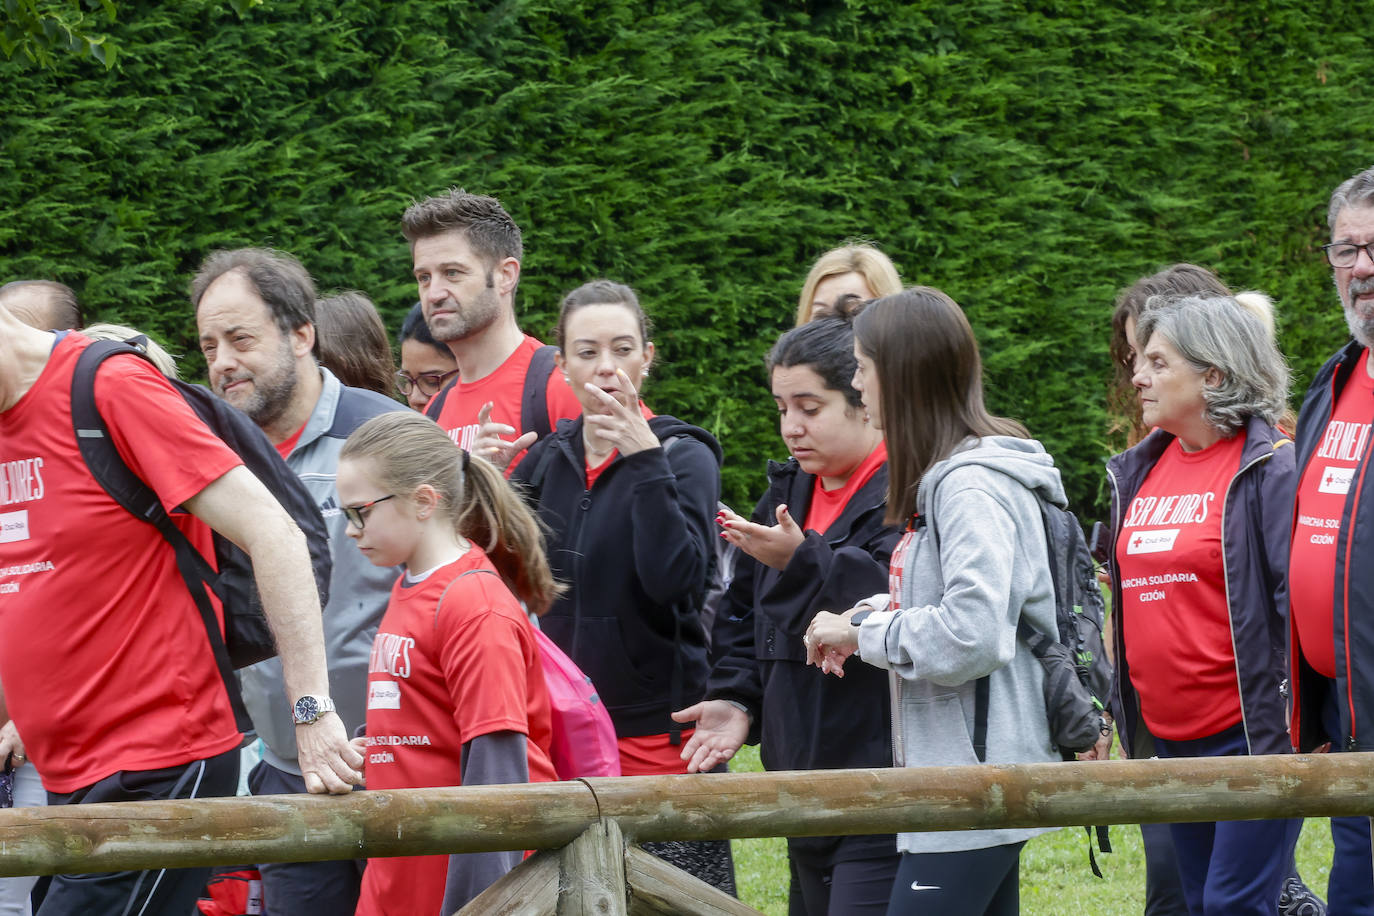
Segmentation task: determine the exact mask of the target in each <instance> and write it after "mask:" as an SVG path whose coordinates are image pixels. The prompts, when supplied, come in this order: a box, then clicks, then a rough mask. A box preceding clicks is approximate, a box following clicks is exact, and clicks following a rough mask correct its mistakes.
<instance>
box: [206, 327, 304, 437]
mask: <svg viewBox="0 0 1374 916" xmlns="http://www.w3.org/2000/svg"><path fill="white" fill-rule="evenodd" d="M277 356H278V358H277V362H276V363H275V364H274V365H273V366H272V369H271V371H270V374H267V375H254V376H252V381H253V393H252V394H251V395H249V397H248V399H247V400H246V401H244V402H243V403H242V404H235V405H234V406H235V407H238V408H239V410H242V411H243V412H244V413H246V414H248V416H249V418H250V419H251V420H252V421H253V422H254V423H256V424H257V425H258V426H259V427H263V428H265V427H267V426H269V425H270V424H272V423H275V422H276V421H277V420H279V419H281V417H282V415H283V414H285V413H286V411H287V409H288V408H289V407H290V406H291V400H292V398H294V397H295V395H296V382H297V380H296V357H295V354H294V353H293V352H292V350H291V342H290V340H289V339H288V340H284V341H283V342H282V348H281V352H280V353H278V355H277ZM241 377H242V376H240V378H241ZM232 381H235V379H233V378H228V379H220V381H219V386H220V390H219V391H218V392H217V393H218V394H219V395H220V397H224V390H223V385H224V384H225V383H226V382H232ZM226 400H227V398H226ZM230 403H233V402H232V401H231V402H230Z"/></svg>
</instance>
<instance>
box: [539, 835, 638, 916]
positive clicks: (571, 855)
mask: <svg viewBox="0 0 1374 916" xmlns="http://www.w3.org/2000/svg"><path fill="white" fill-rule="evenodd" d="M626 899H627V898H626V893H625V838H624V837H623V836H621V833H620V825H619V824H617V823H616V822H615V821H607V820H602V821H598V822H597V823H595V824H593V825H592V826H591V827H589V828H587V830H586V831H584V832H583V834H582V835H581V836H580V837H578V838H577V839H575V840H573V841H572V842H571V843H569V844H568V845H567V846H564V847H563V848H562V849H561V850H559V853H558V909H557V910H556V913H557V916H628V912H629V911H628V910H627V909H626Z"/></svg>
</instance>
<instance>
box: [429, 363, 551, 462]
mask: <svg viewBox="0 0 1374 916" xmlns="http://www.w3.org/2000/svg"><path fill="white" fill-rule="evenodd" d="M557 355H558V348H557V347H555V346H554V345H553V344H545V345H544V346H542V347H540V348H539V349H538V350H535V351H534V355H533V356H532V357H530V365H529V368H528V369H526V370H525V387H524V389H523V390H522V391H521V392H520V435H522V436H523V435H524V434H525V433H527V432H529V431H530V430H534V432H535V435H537V436H538V437H539V438H538V439H536V440H535V441H536V442H538V441H539V439H542V438H544V437H545V436H547V435H548V434H549V433H551V432H553V428H552V427H551V426H550V425H549V377H550V376H551V375H553V370H554V366H555V365H556V363H557V360H556V359H555V357H556V356H557ZM442 393H443V392H440V394H442Z"/></svg>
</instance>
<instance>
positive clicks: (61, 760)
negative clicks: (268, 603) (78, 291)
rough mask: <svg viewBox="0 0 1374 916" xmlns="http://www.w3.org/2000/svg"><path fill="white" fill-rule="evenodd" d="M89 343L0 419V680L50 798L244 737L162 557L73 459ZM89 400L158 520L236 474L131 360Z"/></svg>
mask: <svg viewBox="0 0 1374 916" xmlns="http://www.w3.org/2000/svg"><path fill="white" fill-rule="evenodd" d="M90 343H91V342H90V340H88V339H87V338H85V337H82V336H80V335H77V334H68V335H66V336H64V337H63V338H62V339H61V340H60V341H59V342H58V343H57V346H56V347H54V349H53V352H52V355H51V358H50V359H49V360H48V364H47V365H46V366H45V367H44V369H43V372H42V374H41V375H40V376H39V377H38V380H37V381H36V382H35V383H34V385H33V387H32V388H31V389H29V391H27V392H26V393H25V394H24V396H23V397H22V398H20V399H19V401H18V402H17V403H16V404H15V405H14V406H13V407H10V408H9V409H8V410H5V411H4V412H0V681H3V683H4V685H5V688H4V689H5V701H6V703H7V704H8V706H9V711H10V715H11V716H12V717H13V718H14V721H15V724H16V725H17V726H18V728H19V732H20V734H21V735H23V737H24V741H25V743H26V745H27V747H28V753H29V757H30V758H31V759H32V760H33V762H34V763H35V764H36V765H37V767H38V771H39V772H40V773H41V774H42V775H43V784H44V785H45V786H46V787H47V788H48V789H49V790H50V791H52V792H59V793H67V792H73V791H75V790H77V789H79V788H82V787H84V786H89V785H91V784H92V783H94V782H97V781H98V780H100V779H103V778H105V777H106V776H109V775H110V774H112V773H115V772H117V771H120V770H153V769H161V768H163V767H170V766H179V765H182V764H186V763H189V762H191V761H193V760H198V759H201V758H205V757H210V756H213V755H215V754H221V753H224V752H225V751H229V750H232V749H233V748H234V747H235V746H236V745H237V744H238V742H239V740H240V736H239V733H238V730H237V728H236V727H235V725H234V717H233V712H232V710H231V709H230V707H229V701H228V696H227V695H226V693H225V690H224V684H223V682H222V681H221V680H220V675H219V670H218V669H217V668H216V667H215V661H214V658H213V656H212V654H211V651H210V644H209V642H208V640H207V639H206V636H205V628H204V624H203V623H202V622H201V617H200V614H199V612H198V611H197V610H196V606H195V604H194V602H193V601H192V600H191V595H190V592H189V591H188V590H187V588H186V583H185V581H184V580H183V579H182V578H181V575H180V574H179V573H178V572H177V568H176V561H175V558H174V555H173V552H172V548H171V547H170V546H169V545H168V544H167V543H166V542H165V541H164V540H163V539H162V536H161V535H160V534H158V532H157V530H156V529H155V528H153V527H152V526H151V525H148V524H147V523H145V522H141V521H139V520H137V519H135V518H134V517H133V516H131V515H130V514H129V513H128V512H127V511H125V510H124V509H123V508H121V507H120V506H119V505H118V504H117V503H116V502H115V501H114V500H113V499H111V498H110V497H109V495H108V494H106V492H105V491H104V489H102V488H101V486H100V485H99V484H98V483H96V482H95V480H94V479H93V478H92V477H91V475H90V472H89V471H88V470H87V469H86V465H85V462H84V461H83V460H82V459H81V455H80V452H79V451H78V450H77V446H76V436H75V433H74V432H73V430H72V414H71V380H72V370H73V369H74V367H75V364H76V358H77V355H78V354H79V353H80V351H81V350H83V349H84V348H85V347H87V346H89V345H90ZM95 399H96V405H97V406H98V407H99V409H100V413H101V415H102V416H103V417H104V419H105V422H106V425H107V426H108V427H109V428H110V430H111V435H112V438H113V440H114V444H115V446H116V447H117V448H118V450H119V453H120V455H121V457H123V459H124V461H125V462H126V463H127V464H128V465H129V467H130V468H131V469H132V470H133V471H134V472H135V473H136V474H138V476H139V477H140V478H142V479H143V480H144V481H146V482H147V483H148V484H149V485H150V486H151V487H152V488H153V490H154V491H155V492H157V494H158V495H159V496H160V497H161V499H162V503H163V505H164V507H166V508H167V509H168V510H169V511H170V510H171V509H173V508H175V507H176V506H178V505H180V504H181V503H183V502H185V501H186V500H188V499H190V498H191V497H192V496H195V495H196V494H197V493H199V492H200V491H201V490H203V489H205V487H206V486H207V485H209V484H210V483H212V482H214V481H215V480H216V479H218V478H219V477H221V476H223V475H224V474H225V473H226V472H228V471H229V470H231V469H232V468H234V467H235V466H237V465H240V464H241V463H242V462H241V461H240V460H239V457H238V456H237V455H235V454H234V453H233V452H232V451H231V450H230V449H229V448H228V447H227V446H225V445H224V443H223V442H221V441H220V439H219V438H218V437H216V436H215V435H214V434H213V433H211V432H210V430H209V429H207V428H206V426H205V425H204V424H203V423H202V422H201V421H200V420H199V418H197V417H196V415H195V413H194V412H193V411H192V410H191V408H190V407H189V406H187V404H186V402H185V401H184V400H183V399H182V398H181V396H180V395H179V394H177V393H176V391H175V390H173V389H172V387H171V386H170V385H169V384H168V382H167V380H166V379H164V378H163V377H162V376H161V375H160V374H159V373H158V372H157V370H156V369H154V368H153V367H152V366H150V365H148V364H147V363H146V362H144V361H143V360H142V359H139V358H136V357H113V358H111V359H110V360H108V361H106V362H105V363H103V364H102V365H101V367H100V370H99V372H98V373H97V375H96V382H95ZM187 524H189V523H187Z"/></svg>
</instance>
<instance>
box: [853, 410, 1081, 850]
mask: <svg viewBox="0 0 1374 916" xmlns="http://www.w3.org/2000/svg"><path fill="white" fill-rule="evenodd" d="M1033 491H1038V492H1039V493H1040V495H1041V496H1043V497H1044V498H1045V499H1047V500H1049V501H1050V502H1053V503H1056V504H1058V505H1061V506H1062V505H1064V504H1065V498H1064V488H1063V485H1062V484H1061V482H1060V479H1059V471H1058V469H1057V468H1055V466H1054V460H1053V459H1052V458H1051V457H1050V456H1049V454H1047V453H1046V452H1045V449H1044V448H1043V447H1042V446H1041V445H1040V443H1039V442H1036V441H1034V440H1030V439H1017V438H1012V437H1007V436H991V437H987V438H983V439H967V440H965V441H964V442H963V443H962V444H961V445H960V446H959V448H958V449H956V450H955V452H954V454H952V455H951V456H950V457H948V458H946V459H945V460H943V461H939V462H937V463H936V464H935V465H933V466H932V467H931V468H930V470H928V471H927V472H926V474H925V476H924V477H922V478H921V483H920V486H919V487H918V489H917V493H916V508H917V511H918V512H919V513H920V515H921V516H922V518H923V520H924V521H925V526H924V527H923V528H920V529H919V530H918V531H917V532H916V533H915V535H914V536H913V540H912V542H911V544H910V549H909V550H908V551H907V553H906V555H905V559H904V562H903V565H902V583H901V591H900V594H899V595H898V596H897V597H898V601H897V607H896V609H889V608H890V607H891V606H892V602H891V599H890V597H889V596H888V595H875V596H874V597H873V598H870V599H867V600H866V601H864V602H861V604H862V605H863V606H867V607H871V608H874V609H875V613H872V614H870V615H869V616H868V617H867V618H866V619H865V620H864V621H863V624H862V626H860V628H859V656H860V657H861V658H862V659H863V660H864V661H865V662H868V663H869V664H870V665H875V666H877V667H879V668H887V669H889V670H890V671H892V672H893V673H894V674H895V675H897V676H898V677H897V678H894V681H895V683H896V691H895V693H894V696H893V709H894V711H895V712H894V715H893V753H894V758H895V762H896V764H897V765H898V766H958V765H963V764H976V763H977V762H978V759H977V757H976V755H975V754H974V750H973V741H972V737H971V736H972V734H973V710H974V699H973V696H974V685H975V683H976V682H977V680H978V679H979V678H981V677H983V676H985V675H988V676H990V678H989V693H988V733H987V762H988V763H1035V762H1041V761H1051V760H1059V759H1060V757H1059V754H1058V752H1057V751H1056V750H1055V748H1054V746H1053V745H1052V743H1051V741H1050V733H1049V725H1048V720H1047V716H1046V713H1045V700H1044V696H1043V689H1044V688H1043V683H1044V675H1043V673H1042V670H1041V667H1040V664H1039V662H1037V661H1036V659H1035V656H1034V655H1032V654H1031V652H1030V649H1029V648H1027V647H1026V646H1025V645H1024V644H1022V643H1021V642H1019V641H1018V640H1017V638H1016V624H1017V620H1018V619H1019V618H1020V617H1021V616H1022V615H1023V614H1024V615H1025V616H1026V617H1027V619H1028V620H1029V621H1030V622H1031V623H1032V624H1033V625H1034V626H1035V628H1036V629H1037V630H1039V631H1041V632H1043V633H1053V632H1055V619H1054V584H1053V582H1052V580H1051V578H1050V568H1049V563H1048V560H1047V557H1046V553H1045V533H1044V527H1043V524H1042V522H1041V518H1040V506H1039V503H1038V502H1037V500H1036V497H1035V493H1034V492H1033ZM1047 829H1054V828H1034V829H1014V830H978V831H969V830H963V831H946V832H939V833H903V834H900V835H899V836H898V838H897V847H898V848H899V849H901V850H902V851H904V852H912V853H928V852H958V851H962V850H968V849H983V848H986V847H989V846H1001V845H1005V844H1008V843H1016V842H1020V841H1022V840H1026V839H1029V838H1030V837H1032V836H1035V835H1037V834H1040V833H1045V832H1047Z"/></svg>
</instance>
